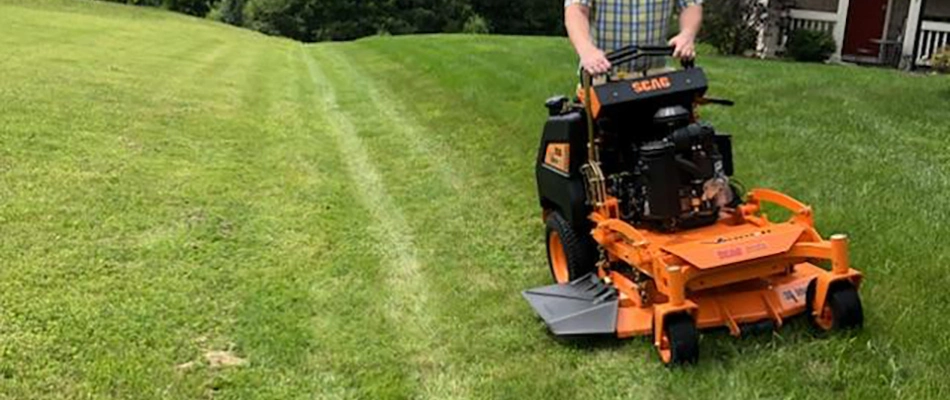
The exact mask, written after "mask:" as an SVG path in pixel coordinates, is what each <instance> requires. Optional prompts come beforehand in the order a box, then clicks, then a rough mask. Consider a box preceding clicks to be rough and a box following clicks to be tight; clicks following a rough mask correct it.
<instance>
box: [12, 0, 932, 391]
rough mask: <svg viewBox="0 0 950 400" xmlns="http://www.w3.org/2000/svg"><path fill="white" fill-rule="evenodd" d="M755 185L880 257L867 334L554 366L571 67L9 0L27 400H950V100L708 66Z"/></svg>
mask: <svg viewBox="0 0 950 400" xmlns="http://www.w3.org/2000/svg"><path fill="white" fill-rule="evenodd" d="M699 64H700V65H701V66H703V67H704V68H706V70H707V73H708V75H709V77H710V79H711V82H712V88H711V94H713V95H715V96H717V97H726V98H730V99H733V100H736V101H737V103H738V105H737V106H736V107H734V108H709V109H707V110H706V111H705V112H704V116H705V117H706V118H707V119H708V120H710V121H711V122H713V123H715V124H716V125H717V126H718V127H719V128H720V129H722V130H725V131H728V132H731V133H732V134H734V135H735V138H734V141H735V147H736V154H737V161H736V162H737V165H736V167H737V171H738V176H739V178H740V179H741V180H742V181H743V182H744V183H745V184H746V185H747V186H763V187H770V188H777V189H781V190H783V191H786V192H788V193H790V194H792V195H794V196H796V197H798V198H801V199H803V200H805V201H807V202H809V203H811V204H812V205H813V206H814V207H815V209H816V212H817V220H818V224H819V227H820V228H821V229H822V231H824V232H826V233H831V232H846V233H848V234H850V235H851V238H852V257H853V264H854V266H855V267H857V268H860V269H862V270H863V271H864V272H865V273H866V275H867V277H866V280H865V282H866V283H865V286H863V287H862V295H863V301H864V306H865V313H866V322H865V329H864V330H862V331H860V332H857V333H854V334H834V335H831V336H830V337H826V338H815V337H814V336H813V335H812V334H811V333H810V331H809V330H808V329H807V326H806V325H807V324H806V323H805V321H802V320H796V321H793V322H792V323H791V324H789V325H787V326H785V327H784V328H783V329H782V330H781V331H779V332H776V333H774V334H773V335H770V336H759V337H752V338H746V339H743V340H736V339H733V338H732V337H729V336H728V335H727V334H725V333H721V332H710V333H707V334H705V335H704V336H703V337H702V340H701V346H702V355H701V363H700V364H699V365H698V366H694V367H690V368H679V369H668V368H665V367H663V366H662V365H661V364H660V363H659V361H658V360H657V357H656V355H655V352H654V350H653V348H652V345H651V343H650V342H649V340H647V339H635V340H630V341H625V342H617V341H613V340H604V341H595V342H585V343H570V342H562V341H558V340H555V339H553V338H552V337H551V336H550V335H548V334H547V333H546V330H545V327H544V325H543V323H542V322H541V321H540V320H538V318H537V317H535V316H534V314H533V313H532V311H531V309H530V307H529V306H528V305H527V304H526V303H525V302H524V301H523V300H522V298H521V296H520V291H521V290H523V289H526V288H529V287H534V286H539V285H542V284H546V283H548V282H549V279H550V278H549V274H548V272H547V270H546V260H545V257H544V249H543V248H544V246H543V243H542V229H543V227H542V224H541V221H540V217H539V216H540V210H539V209H538V205H537V201H536V195H535V188H534V172H533V160H534V157H535V151H536V150H537V140H538V137H539V134H540V129H541V125H542V123H543V122H544V118H545V110H544V108H543V107H542V103H543V100H544V99H545V98H546V97H548V96H550V95H552V94H557V93H566V92H568V91H570V90H571V89H572V88H573V85H574V83H573V81H572V77H573V71H574V68H575V65H576V64H575V60H574V57H573V56H572V54H571V50H570V47H569V45H568V44H567V42H566V40H564V39H560V38H526V37H493V36H481V37H474V36H441V35H440V36H409V37H378V38H370V39H365V40H360V41H357V42H352V43H338V44H316V45H303V44H300V43H295V42H292V41H288V40H283V39H277V38H270V37H265V36H262V35H260V34H256V33H252V32H249V31H244V30H240V29H237V28H233V27H228V26H225V25H220V24H216V23H212V22H208V21H203V20H198V19H193V18H188V17H183V16H179V15H174V14H170V13H166V12H162V11H157V10H148V9H143V8H134V7H125V6H117V5H112V4H103V3H91V2H87V1H77V0H44V1H32V0H0V398H9V399H25V398H51V399H52V398H56V399H60V398H126V399H149V398H156V399H157V398H163V399H164V398H174V399H184V398H212V397H213V398H327V399H335V398H373V399H375V398H436V399H445V398H486V399H488V398H512V399H523V398H541V399H602V398H614V397H624V398H648V397H656V398H710V399H712V398H762V397H768V398H829V397H833V396H834V397H837V396H843V397H848V398H862V399H863V398H909V399H920V398H947V397H948V396H950V381H948V380H947V378H946V377H947V376H948V374H950V321H948V320H947V315H948V313H950V290H948V288H950V276H948V274H947V271H948V268H947V265H948V262H950V249H948V247H947V246H945V242H946V238H948V237H950V196H947V193H950V140H948V139H950V137H948V132H950V118H948V110H950V79H948V78H946V77H936V76H920V75H909V74H904V73H900V72H896V71H889V70H878V69H869V68H857V67H843V66H824V65H803V64H792V63H783V62H773V61H755V60H746V59H733V58H720V57H704V58H701V59H700V60H699Z"/></svg>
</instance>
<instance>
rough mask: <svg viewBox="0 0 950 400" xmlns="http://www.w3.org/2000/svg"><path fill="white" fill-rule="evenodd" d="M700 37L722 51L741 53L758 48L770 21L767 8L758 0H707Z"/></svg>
mask: <svg viewBox="0 0 950 400" xmlns="http://www.w3.org/2000/svg"><path fill="white" fill-rule="evenodd" d="M703 7H704V11H705V12H704V22H703V30H702V32H701V33H700V37H699V39H700V40H701V41H704V42H706V43H709V44H712V45H713V46H715V47H716V49H718V50H719V52H720V53H722V54H732V55H741V54H744V53H745V52H747V51H749V50H754V49H755V45H756V40H757V38H758V35H759V28H761V27H762V26H763V25H764V24H765V21H766V16H767V13H766V11H767V9H766V7H765V6H764V5H762V4H761V3H760V2H759V1H758V0H706V2H704V3H703Z"/></svg>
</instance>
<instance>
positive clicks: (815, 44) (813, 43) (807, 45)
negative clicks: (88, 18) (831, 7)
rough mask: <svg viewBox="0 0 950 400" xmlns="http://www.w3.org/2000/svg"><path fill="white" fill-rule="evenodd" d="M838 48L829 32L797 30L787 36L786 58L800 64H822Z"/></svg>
mask: <svg viewBox="0 0 950 400" xmlns="http://www.w3.org/2000/svg"><path fill="white" fill-rule="evenodd" d="M837 48H838V46H837V44H835V39H834V37H833V36H832V35H831V33H829V32H825V31H816V30H809V29H797V30H794V31H792V32H791V33H790V34H789V35H788V42H787V43H786V45H785V53H786V56H787V57H789V58H791V59H793V60H795V61H802V62H823V61H825V60H827V59H828V58H829V57H831V55H832V54H834V52H835V50H836V49H837Z"/></svg>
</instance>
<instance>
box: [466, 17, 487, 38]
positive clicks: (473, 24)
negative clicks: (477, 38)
mask: <svg viewBox="0 0 950 400" xmlns="http://www.w3.org/2000/svg"><path fill="white" fill-rule="evenodd" d="M462 32H464V33H471V34H482V35H487V34H489V33H491V25H490V24H489V23H488V20H486V19H485V18H483V17H482V16H481V15H478V14H473V15H472V16H471V17H468V21H465V25H463V26H462Z"/></svg>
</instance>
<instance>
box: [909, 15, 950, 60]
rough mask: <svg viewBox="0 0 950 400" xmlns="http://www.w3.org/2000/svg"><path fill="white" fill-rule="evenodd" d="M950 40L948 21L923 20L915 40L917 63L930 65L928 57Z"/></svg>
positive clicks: (949, 24)
mask: <svg viewBox="0 0 950 400" xmlns="http://www.w3.org/2000/svg"><path fill="white" fill-rule="evenodd" d="M948 42H950V23H946V22H934V21H923V22H921V26H920V41H918V42H917V65H930V57H931V56H933V54H934V53H936V52H937V51H938V50H940V49H942V48H943V47H946V46H947V45H948V44H950V43H948Z"/></svg>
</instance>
